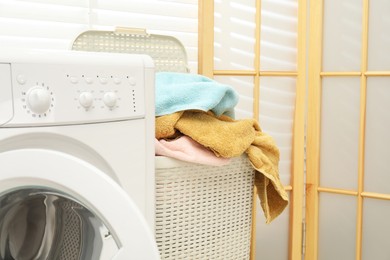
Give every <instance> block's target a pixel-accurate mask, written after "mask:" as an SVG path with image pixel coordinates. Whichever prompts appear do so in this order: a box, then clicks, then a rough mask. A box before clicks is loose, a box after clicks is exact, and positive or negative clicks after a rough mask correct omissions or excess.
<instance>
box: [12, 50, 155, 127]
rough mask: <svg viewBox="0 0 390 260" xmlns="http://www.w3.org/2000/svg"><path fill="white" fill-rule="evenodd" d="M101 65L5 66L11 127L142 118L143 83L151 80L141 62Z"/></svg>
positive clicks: (108, 62)
mask: <svg viewBox="0 0 390 260" xmlns="http://www.w3.org/2000/svg"><path fill="white" fill-rule="evenodd" d="M129 57H130V58H131V55H129ZM129 57H128V58H129ZM105 61H107V62H101V63H97V62H96V60H94V61H93V62H90V63H89V62H88V61H86V60H83V61H80V62H77V60H76V61H74V60H73V61H72V62H60V63H55V62H51V63H48V62H45V63H39V62H37V63H32V62H27V63H23V62H18V63H10V70H11V82H12V92H13V93H12V94H13V110H14V116H13V119H12V125H14V126H15V125H21V126H23V125H29V126H31V124H34V123H37V124H39V125H42V124H49V125H56V124H77V123H80V122H83V123H94V122H106V121H115V120H126V119H133V118H143V117H144V116H145V98H146V97H145V87H147V86H146V84H149V83H147V82H149V81H148V80H145V77H146V76H151V77H153V76H152V74H150V73H146V71H147V70H146V69H145V66H144V61H143V59H142V56H141V57H138V56H137V57H134V58H132V59H131V60H129V61H128V62H123V61H121V62H115V60H109V59H107V57H105ZM149 98H152V99H154V97H153V96H152V97H149Z"/></svg>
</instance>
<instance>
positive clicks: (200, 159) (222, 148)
mask: <svg viewBox="0 0 390 260" xmlns="http://www.w3.org/2000/svg"><path fill="white" fill-rule="evenodd" d="M237 102H238V95H237V93H236V92H235V91H234V89H233V88H232V87H230V86H227V85H224V84H220V83H218V82H216V81H214V80H211V79H209V78H207V77H204V76H201V75H194V74H186V73H172V72H160V73H157V74H156V141H155V147H156V155H164V156H169V157H173V158H177V159H180V160H184V161H189V162H194V163H200V164H206V165H214V166H221V165H226V164H228V163H229V160H230V158H232V157H236V156H241V155H242V154H244V153H246V154H247V155H248V159H249V160H250V162H251V164H252V166H253V167H254V169H255V170H256V175H255V185H256V187H257V192H258V196H259V198H260V202H261V206H262V209H263V212H264V215H265V217H266V222H267V223H269V222H271V221H272V220H274V219H275V218H276V217H277V216H278V215H280V213H281V212H282V211H283V210H284V209H285V208H286V206H287V204H288V196H287V193H286V191H285V190H284V187H283V185H282V183H281V182H280V179H279V170H278V164H279V150H278V148H277V146H276V144H275V142H274V140H273V139H272V137H270V136H269V135H267V134H265V133H264V132H262V131H261V128H260V126H259V124H258V122H257V121H256V120H254V119H244V120H234V107H235V105H236V104H237Z"/></svg>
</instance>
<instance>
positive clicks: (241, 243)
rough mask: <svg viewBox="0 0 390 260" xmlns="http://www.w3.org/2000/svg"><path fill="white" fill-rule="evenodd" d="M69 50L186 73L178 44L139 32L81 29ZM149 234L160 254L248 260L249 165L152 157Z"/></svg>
mask: <svg viewBox="0 0 390 260" xmlns="http://www.w3.org/2000/svg"><path fill="white" fill-rule="evenodd" d="M72 48H73V49H74V50H83V51H103V52H124V53H142V54H148V55H150V56H151V57H152V58H153V60H154V62H155V66H156V71H175V72H188V68H187V56H186V52H185V49H184V47H183V45H182V44H181V43H180V42H179V41H178V40H177V39H175V38H173V37H169V36H161V35H151V34H146V33H145V32H144V31H142V30H141V31H139V30H136V31H134V30H128V29H125V30H123V29H121V30H117V31H87V32H84V33H82V34H81V35H79V36H78V37H77V38H76V40H75V41H74V43H73V47H72ZM155 162H156V213H155V214H156V227H155V234H156V240H157V244H158V247H159V250H160V254H161V258H162V259H224V260H227V259H232V260H236V259H249V257H250V245H251V225H252V201H253V182H254V170H253V167H252V166H251V164H250V163H249V160H248V159H247V157H246V156H245V155H243V156H241V157H238V158H234V159H232V161H231V163H230V164H229V165H225V166H219V167H217V166H205V165H200V164H193V163H187V162H182V161H179V160H175V159H172V158H167V157H162V156H161V157H160V156H156V158H155Z"/></svg>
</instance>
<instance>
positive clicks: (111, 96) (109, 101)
mask: <svg viewBox="0 0 390 260" xmlns="http://www.w3.org/2000/svg"><path fill="white" fill-rule="evenodd" d="M117 100H118V96H117V95H116V94H115V93H114V92H107V93H106V94H104V97H103V102H104V104H105V105H106V106H108V107H110V108H112V107H114V106H115V105H116V102H117Z"/></svg>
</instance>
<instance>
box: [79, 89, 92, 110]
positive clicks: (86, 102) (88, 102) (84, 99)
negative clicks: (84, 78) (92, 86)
mask: <svg viewBox="0 0 390 260" xmlns="http://www.w3.org/2000/svg"><path fill="white" fill-rule="evenodd" d="M79 102H80V105H82V106H83V107H85V108H89V107H91V106H92V104H93V95H92V93H91V92H82V93H81V94H80V96H79Z"/></svg>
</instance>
